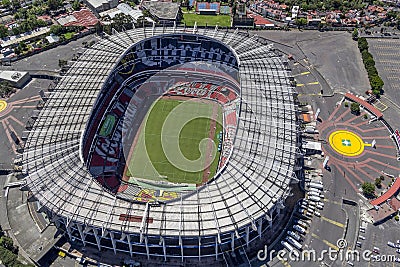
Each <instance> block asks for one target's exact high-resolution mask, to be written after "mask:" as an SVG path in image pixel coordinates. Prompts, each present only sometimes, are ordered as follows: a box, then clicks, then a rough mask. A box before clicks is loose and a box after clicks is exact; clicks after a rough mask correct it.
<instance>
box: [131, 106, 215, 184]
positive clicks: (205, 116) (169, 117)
mask: <svg viewBox="0 0 400 267" xmlns="http://www.w3.org/2000/svg"><path fill="white" fill-rule="evenodd" d="M181 104H182V105H181ZM178 106H179V107H178ZM176 110H179V112H176ZM172 111H173V112H172ZM171 112H172V113H171ZM183 117H185V118H186V119H187V118H190V120H189V121H188V122H187V123H185V124H184V126H183V128H182V129H181V130H180V132H179V136H176V135H178V134H174V133H173V132H174V131H178V130H177V129H178V128H179V129H180V125H179V121H182V118H183ZM211 118H214V119H215V121H217V123H214V122H213V120H212V119H211ZM165 122H166V123H165ZM164 123H165V125H164ZM163 126H164V129H163ZM214 126H215V128H214ZM168 129H172V130H168ZM220 131H222V108H221V106H220V105H219V104H217V103H215V102H212V101H200V100H198V99H197V100H195V101H182V100H174V99H167V98H162V99H159V100H158V101H156V102H155V103H154V104H153V106H152V107H151V109H150V111H149V113H148V114H147V115H146V118H145V124H143V126H142V129H141V130H140V133H139V136H138V139H137V143H136V145H135V147H134V149H133V153H132V156H131V159H130V161H129V165H128V169H127V172H126V175H127V176H128V177H135V178H142V179H149V180H155V181H162V180H166V181H168V182H172V183H187V184H201V183H202V180H203V174H204V167H205V165H206V162H205V158H204V159H200V158H201V157H200V156H201V152H200V150H199V144H200V141H201V140H203V139H204V138H208V137H211V136H210V133H211V134H212V139H213V140H214V143H215V146H217V145H218V138H217V135H218V133H219V132H220ZM162 135H164V136H162ZM165 135H171V136H169V138H175V140H177V139H176V138H179V140H178V142H179V149H180V151H181V153H182V154H183V156H184V157H185V158H186V159H187V160H190V161H195V160H198V161H196V164H197V166H196V168H197V170H200V171H195V172H192V171H187V169H188V168H186V167H187V166H186V165H185V164H186V163H187V162H186V160H183V161H181V162H179V155H178V153H177V152H176V149H171V150H168V152H167V154H168V156H170V157H167V155H166V153H165V151H164V149H166V148H168V145H171V144H168V145H167V146H165V145H164V147H163V145H162V142H163V140H164V142H165V139H163V138H164V137H165ZM174 135H175V136H174ZM164 144H165V143H164ZM171 153H172V154H171ZM174 153H175V154H174ZM171 155H176V156H173V157H171ZM207 155H208V154H207ZM169 159H170V160H172V161H174V162H173V163H172V162H171V161H170V160H169ZM177 160H178V162H177ZM218 160H219V152H217V154H216V157H215V158H214V160H213V161H212V163H211V165H210V169H209V171H210V174H209V177H210V176H213V175H214V174H215V173H216V170H217V167H218ZM185 169H186V170H185ZM209 177H207V178H209Z"/></svg>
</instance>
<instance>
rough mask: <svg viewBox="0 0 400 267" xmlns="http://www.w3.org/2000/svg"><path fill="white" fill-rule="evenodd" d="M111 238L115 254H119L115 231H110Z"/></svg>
mask: <svg viewBox="0 0 400 267" xmlns="http://www.w3.org/2000/svg"><path fill="white" fill-rule="evenodd" d="M110 238H111V244H112V247H113V250H114V254H117V247H116V244H115V242H116V241H115V239H114V233H113V232H111V231H110Z"/></svg>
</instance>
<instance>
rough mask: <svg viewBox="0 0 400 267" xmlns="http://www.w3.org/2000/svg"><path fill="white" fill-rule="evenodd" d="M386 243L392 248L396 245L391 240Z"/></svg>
mask: <svg viewBox="0 0 400 267" xmlns="http://www.w3.org/2000/svg"><path fill="white" fill-rule="evenodd" d="M387 245H388V246H389V247H392V248H396V245H395V244H394V243H393V242H390V241H389V242H387Z"/></svg>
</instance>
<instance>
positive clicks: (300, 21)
mask: <svg viewBox="0 0 400 267" xmlns="http://www.w3.org/2000/svg"><path fill="white" fill-rule="evenodd" d="M295 23H296V25H297V26H298V27H299V28H300V27H302V26H305V25H307V19H305V18H298V19H296V21H295Z"/></svg>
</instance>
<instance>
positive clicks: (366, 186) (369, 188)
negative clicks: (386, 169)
mask: <svg viewBox="0 0 400 267" xmlns="http://www.w3.org/2000/svg"><path fill="white" fill-rule="evenodd" d="M361 189H362V191H363V193H364V195H366V196H374V195H375V185H374V184H372V183H369V182H365V183H363V184H362V186H361Z"/></svg>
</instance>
